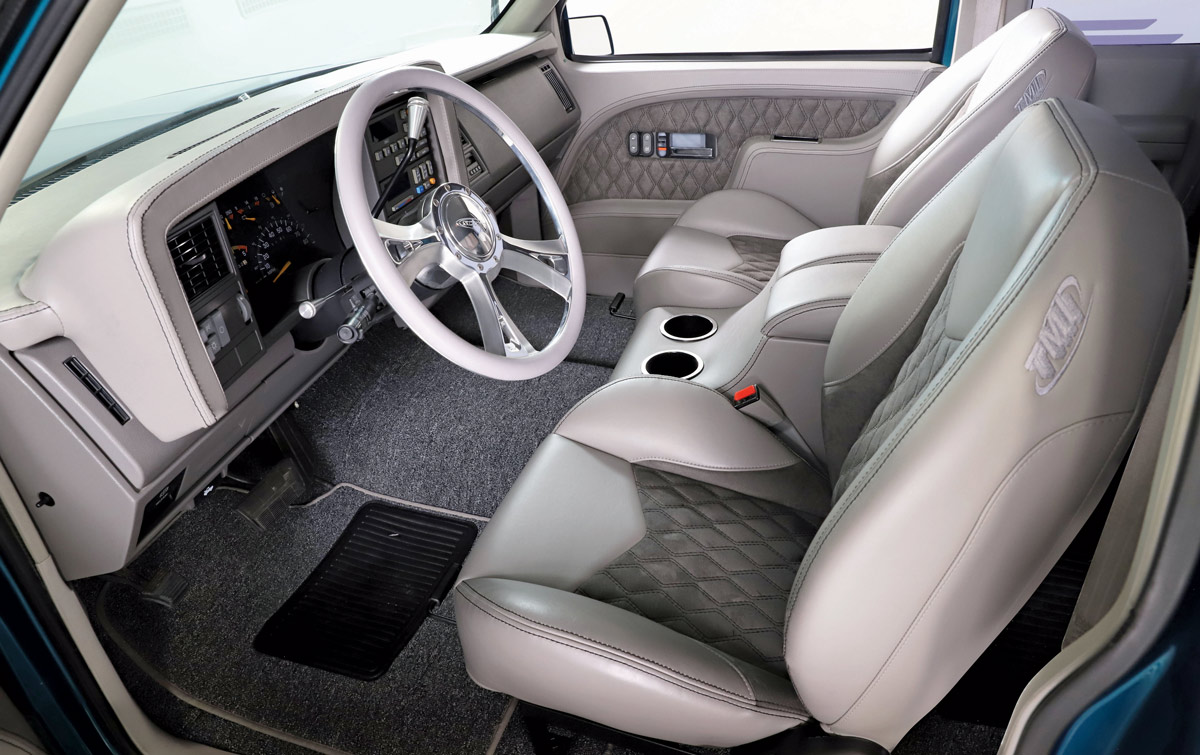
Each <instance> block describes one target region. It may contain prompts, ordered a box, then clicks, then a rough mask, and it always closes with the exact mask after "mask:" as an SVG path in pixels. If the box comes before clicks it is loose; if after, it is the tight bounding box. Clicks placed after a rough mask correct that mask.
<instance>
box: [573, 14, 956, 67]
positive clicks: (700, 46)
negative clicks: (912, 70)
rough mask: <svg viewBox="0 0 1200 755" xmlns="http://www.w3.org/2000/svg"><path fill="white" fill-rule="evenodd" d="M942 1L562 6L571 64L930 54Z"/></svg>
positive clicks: (935, 44)
mask: <svg viewBox="0 0 1200 755" xmlns="http://www.w3.org/2000/svg"><path fill="white" fill-rule="evenodd" d="M948 7H949V2H948V0H736V1H735V2H731V0H654V1H653V2H646V0H566V1H565V2H564V3H563V10H562V19H563V26H564V27H565V29H566V31H567V36H568V38H569V49H568V53H569V54H571V55H572V56H573V57H579V58H597V57H618V58H619V57H633V56H642V57H645V56H653V57H662V56H672V55H692V56H700V55H738V54H742V55H750V56H753V55H772V54H775V55H779V54H795V53H838V52H858V53H913V54H922V57H926V56H927V54H930V53H933V52H934V51H935V48H936V47H938V46H940V44H941V39H940V35H939V33H938V32H939V31H940V30H941V29H942V28H943V27H944V25H945V23H944V20H945V14H946V12H947V11H948Z"/></svg>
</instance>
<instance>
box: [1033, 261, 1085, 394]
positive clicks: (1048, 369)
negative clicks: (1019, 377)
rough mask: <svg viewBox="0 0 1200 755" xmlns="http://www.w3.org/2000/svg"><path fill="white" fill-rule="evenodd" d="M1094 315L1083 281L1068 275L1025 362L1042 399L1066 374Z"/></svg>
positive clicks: (1052, 301) (1035, 388)
mask: <svg viewBox="0 0 1200 755" xmlns="http://www.w3.org/2000/svg"><path fill="white" fill-rule="evenodd" d="M1090 311H1091V305H1090V304H1087V305H1085V304H1084V301H1083V291H1082V290H1080V288H1079V281H1078V280H1076V279H1075V276H1074V275H1068V276H1067V278H1066V280H1064V281H1063V282H1062V283H1060V284H1059V286H1058V291H1056V292H1055V293H1054V299H1052V300H1051V301H1050V310H1049V311H1048V312H1046V317H1045V318H1044V319H1043V320H1042V329H1041V331H1039V332H1038V338H1037V343H1035V344H1034V345H1033V351H1031V352H1029V358H1028V359H1026V360H1025V369H1027V370H1029V371H1030V372H1032V373H1034V381H1033V388H1034V390H1035V391H1037V394H1038V395H1039V396H1045V395H1046V394H1047V393H1049V392H1050V389H1051V388H1053V387H1054V384H1055V383H1057V382H1058V379H1059V378H1060V377H1062V374H1063V373H1064V372H1066V370H1067V365H1068V364H1070V363H1071V357H1073V356H1075V350H1076V349H1078V348H1079V342H1080V340H1082V338H1083V329H1084V327H1085V326H1086V325H1087V319H1088V312H1090Z"/></svg>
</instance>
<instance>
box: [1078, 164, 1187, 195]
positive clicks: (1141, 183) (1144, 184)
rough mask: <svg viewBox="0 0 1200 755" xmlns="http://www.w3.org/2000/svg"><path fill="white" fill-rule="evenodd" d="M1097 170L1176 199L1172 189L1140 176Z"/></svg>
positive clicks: (1102, 173)
mask: <svg viewBox="0 0 1200 755" xmlns="http://www.w3.org/2000/svg"><path fill="white" fill-rule="evenodd" d="M1097 172H1098V173H1100V174H1101V175H1105V176H1109V177H1110V178H1116V179H1119V180H1122V181H1129V182H1130V183H1134V184H1137V185H1138V186H1141V187H1142V188H1145V189H1150V190H1151V191H1154V192H1158V193H1159V194H1165V195H1167V196H1168V197H1170V198H1171V199H1172V200H1174V199H1175V194H1174V192H1172V191H1171V190H1170V189H1164V188H1163V187H1161V186H1155V185H1154V184H1152V183H1150V182H1149V181H1143V180H1141V179H1140V178H1134V177H1133V176H1127V175H1124V174H1123V173H1114V172H1113V171H1111V170H1099V171H1097Z"/></svg>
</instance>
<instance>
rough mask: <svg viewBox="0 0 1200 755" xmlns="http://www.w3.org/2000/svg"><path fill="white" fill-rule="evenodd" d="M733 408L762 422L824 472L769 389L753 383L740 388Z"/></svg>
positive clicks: (813, 465) (734, 398)
mask: <svg viewBox="0 0 1200 755" xmlns="http://www.w3.org/2000/svg"><path fill="white" fill-rule="evenodd" d="M733 408H734V409H737V410H738V411H739V412H741V413H742V414H746V415H749V416H750V417H751V418H753V419H755V420H757V421H758V422H761V423H762V424H763V425H765V426H766V427H767V429H768V430H770V431H771V432H772V433H774V434H775V436H776V437H778V438H779V439H780V440H781V441H783V443H784V444H785V445H786V446H788V447H789V448H791V449H792V450H793V451H795V452H796V453H797V454H798V455H799V456H801V457H802V458H803V459H804V460H805V461H807V462H808V463H809V465H810V466H811V467H812V468H813V469H816V470H819V471H821V470H824V465H823V464H822V463H821V462H820V461H819V460H818V459H817V457H816V455H815V454H814V453H813V451H812V448H810V447H809V445H808V443H807V442H805V440H804V437H803V436H801V435H800V432H799V431H798V430H797V429H796V426H795V425H793V424H792V421H791V420H790V419H788V416H787V415H786V414H784V413H783V407H781V406H780V405H779V404H778V403H777V402H776V401H775V399H773V398H771V394H770V393H767V389H766V388H764V387H763V386H761V385H759V384H758V383H751V384H750V385H748V386H746V387H745V388H739V389H738V390H737V391H735V392H734V394H733ZM822 473H823V472H822Z"/></svg>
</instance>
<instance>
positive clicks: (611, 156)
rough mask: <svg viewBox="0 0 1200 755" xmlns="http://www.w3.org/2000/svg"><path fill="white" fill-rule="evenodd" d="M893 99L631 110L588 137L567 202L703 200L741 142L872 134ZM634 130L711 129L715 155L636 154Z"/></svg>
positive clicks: (763, 100)
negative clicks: (631, 143) (631, 142)
mask: <svg viewBox="0 0 1200 755" xmlns="http://www.w3.org/2000/svg"><path fill="white" fill-rule="evenodd" d="M894 105H895V103H894V102H892V101H890V100H868V99H843V98H814V97H795V98H792V97H783V98H779V97H733V98H713V99H693V100H678V101H675V102H663V103H657V104H653V105H643V106H641V107H636V108H632V109H630V110H626V111H625V112H623V113H619V114H617V115H615V116H613V117H612V118H610V119H609V120H608V121H607V122H605V123H604V125H602V126H601V127H600V128H599V129H597V130H596V132H595V133H593V134H592V135H591V136H590V137H588V140H587V143H586V145H585V146H584V147H583V151H582V153H581V155H580V157H579V159H578V161H577V162H576V164H575V167H574V169H573V170H572V171H571V175H570V177H569V178H568V180H567V181H566V183H565V187H566V188H565V190H564V192H563V193H564V194H565V195H566V198H567V202H568V203H570V204H574V203H576V202H583V201H587V200H591V199H622V198H626V199H699V198H700V197H702V196H704V195H705V194H711V193H712V192H714V191H717V190H719V189H723V188H725V183H726V182H727V181H728V180H729V174H730V173H731V172H732V170H733V163H734V159H735V158H736V157H737V152H738V149H739V148H740V147H741V146H742V142H744V141H746V140H747V139H749V138H750V137H752V136H771V135H773V134H784V135H788V136H808V137H821V138H823V139H841V138H847V137H851V136H858V135H860V134H865V133H866V132H868V131H870V130H871V129H873V128H875V127H876V126H878V125H879V124H880V123H882V122H883V119H884V118H886V117H887V114H888V113H889V112H891V110H892V107H894ZM630 131H672V132H684V133H709V134H714V135H716V137H717V157H716V159H713V160H671V159H668V160H660V159H657V158H653V157H631V156H630V155H629V152H628V151H627V150H626V141H625V140H626V138H627V137H628V136H629V132H630Z"/></svg>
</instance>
